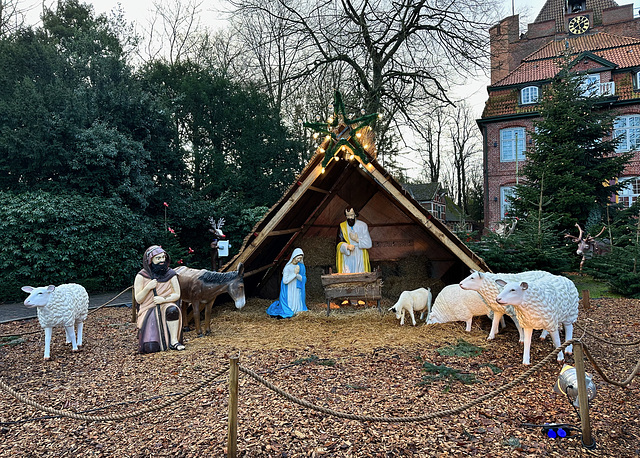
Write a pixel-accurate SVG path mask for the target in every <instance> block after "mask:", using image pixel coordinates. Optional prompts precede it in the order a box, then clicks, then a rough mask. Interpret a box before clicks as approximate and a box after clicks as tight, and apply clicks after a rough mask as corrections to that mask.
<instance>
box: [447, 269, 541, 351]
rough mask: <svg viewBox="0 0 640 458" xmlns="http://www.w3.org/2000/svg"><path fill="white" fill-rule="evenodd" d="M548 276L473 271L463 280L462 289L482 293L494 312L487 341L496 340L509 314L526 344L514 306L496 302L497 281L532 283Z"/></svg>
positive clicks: (539, 271)
mask: <svg viewBox="0 0 640 458" xmlns="http://www.w3.org/2000/svg"><path fill="white" fill-rule="evenodd" d="M547 275H551V274H550V273H549V272H545V271H542V270H530V271H527V272H520V273H517V274H493V273H488V272H484V273H483V272H479V271H477V270H472V271H471V275H469V276H468V277H467V278H465V279H464V280H462V281H461V282H460V283H459V284H460V287H461V288H462V289H467V290H472V291H477V292H478V293H480V295H481V296H482V298H483V299H484V301H485V302H486V304H487V307H489V308H490V309H491V310H492V311H493V320H492V322H491V331H490V332H489V336H488V337H487V340H493V339H495V337H496V334H497V333H498V329H499V324H500V321H501V320H502V317H503V315H504V314H507V315H509V316H510V317H511V319H513V322H514V323H515V325H516V328H518V338H519V341H520V342H521V343H522V342H524V333H523V331H522V326H520V323H518V318H517V317H516V312H515V310H514V308H513V306H512V305H503V304H498V303H497V302H496V297H497V296H498V294H500V292H501V288H500V287H499V286H498V285H497V284H496V282H495V280H497V279H498V278H502V279H504V280H507V281H532V280H536V279H538V278H542V277H545V276H547ZM544 336H546V334H544ZM544 336H541V338H544Z"/></svg>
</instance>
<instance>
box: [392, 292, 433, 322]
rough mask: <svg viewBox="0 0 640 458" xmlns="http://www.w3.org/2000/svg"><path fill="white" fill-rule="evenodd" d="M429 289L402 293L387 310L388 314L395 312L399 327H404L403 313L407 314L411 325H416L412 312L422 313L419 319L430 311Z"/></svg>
mask: <svg viewBox="0 0 640 458" xmlns="http://www.w3.org/2000/svg"><path fill="white" fill-rule="evenodd" d="M432 297H433V296H432V295H431V288H418V289H414V290H413V291H403V292H402V293H400V297H399V298H398V301H397V302H396V303H395V304H394V305H393V307H390V308H389V311H390V312H395V314H396V318H398V319H399V320H400V326H403V325H404V315H405V312H409V315H410V316H411V321H412V322H413V325H414V326H415V325H416V317H415V315H414V312H422V313H421V314H420V319H422V318H423V317H424V315H425V312H426V313H428V312H429V311H430V310H431V299H432Z"/></svg>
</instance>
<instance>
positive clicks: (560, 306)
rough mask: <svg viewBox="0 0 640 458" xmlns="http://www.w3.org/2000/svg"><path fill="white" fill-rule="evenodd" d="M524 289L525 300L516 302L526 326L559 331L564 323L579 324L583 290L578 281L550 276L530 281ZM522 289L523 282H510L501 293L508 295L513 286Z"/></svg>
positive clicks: (523, 297)
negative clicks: (576, 284)
mask: <svg viewBox="0 0 640 458" xmlns="http://www.w3.org/2000/svg"><path fill="white" fill-rule="evenodd" d="M526 283H527V289H525V290H524V291H522V302H521V303H519V304H512V305H513V306H514V308H515V311H516V316H517V317H518V321H519V322H520V324H521V326H522V327H523V328H532V329H546V330H547V331H550V332H551V331H555V330H557V329H558V328H559V327H560V324H562V323H575V322H576V320H577V319H578V303H579V293H578V289H577V288H576V286H575V284H574V283H573V282H572V281H571V280H569V279H568V278H566V277H563V276H560V275H550V276H549V277H546V278H543V279H539V280H534V281H528V282H526ZM514 288H519V289H521V282H508V283H507V284H506V285H505V287H504V290H503V292H502V293H501V295H500V296H506V297H508V293H509V290H510V289H514Z"/></svg>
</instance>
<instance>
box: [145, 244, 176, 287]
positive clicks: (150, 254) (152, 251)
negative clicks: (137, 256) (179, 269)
mask: <svg viewBox="0 0 640 458" xmlns="http://www.w3.org/2000/svg"><path fill="white" fill-rule="evenodd" d="M163 253H164V255H165V256H166V261H167V266H169V265H171V256H169V253H167V252H166V251H165V250H164V248H162V247H161V246H160V245H151V246H150V247H149V248H147V250H146V251H145V252H144V255H142V270H141V271H140V272H138V273H139V274H140V275H142V276H144V277H147V278H154V277H155V276H154V275H153V273H152V272H151V260H152V259H153V258H155V257H156V256H158V255H159V254H163ZM174 275H176V272H175V271H174V270H173V269H168V270H167V273H165V274H164V275H162V277H161V278H156V279H157V280H158V281H161V282H164V281H168V280H169V279H170V278H171V277H173V276H174Z"/></svg>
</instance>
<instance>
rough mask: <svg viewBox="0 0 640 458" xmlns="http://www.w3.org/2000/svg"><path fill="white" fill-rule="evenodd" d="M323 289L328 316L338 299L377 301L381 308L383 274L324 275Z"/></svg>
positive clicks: (376, 272) (379, 309) (377, 271)
mask: <svg viewBox="0 0 640 458" xmlns="http://www.w3.org/2000/svg"><path fill="white" fill-rule="evenodd" d="M320 278H321V280H322V287H323V288H324V296H325V298H326V299H327V316H329V313H330V312H331V301H332V300H336V299H342V300H344V299H361V300H364V301H365V302H366V301H370V300H375V301H376V302H377V305H378V311H379V312H380V313H382V309H381V308H380V299H382V272H381V271H380V270H376V271H375V272H363V273H358V274H332V273H329V274H327V275H322V276H321V277H320Z"/></svg>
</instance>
